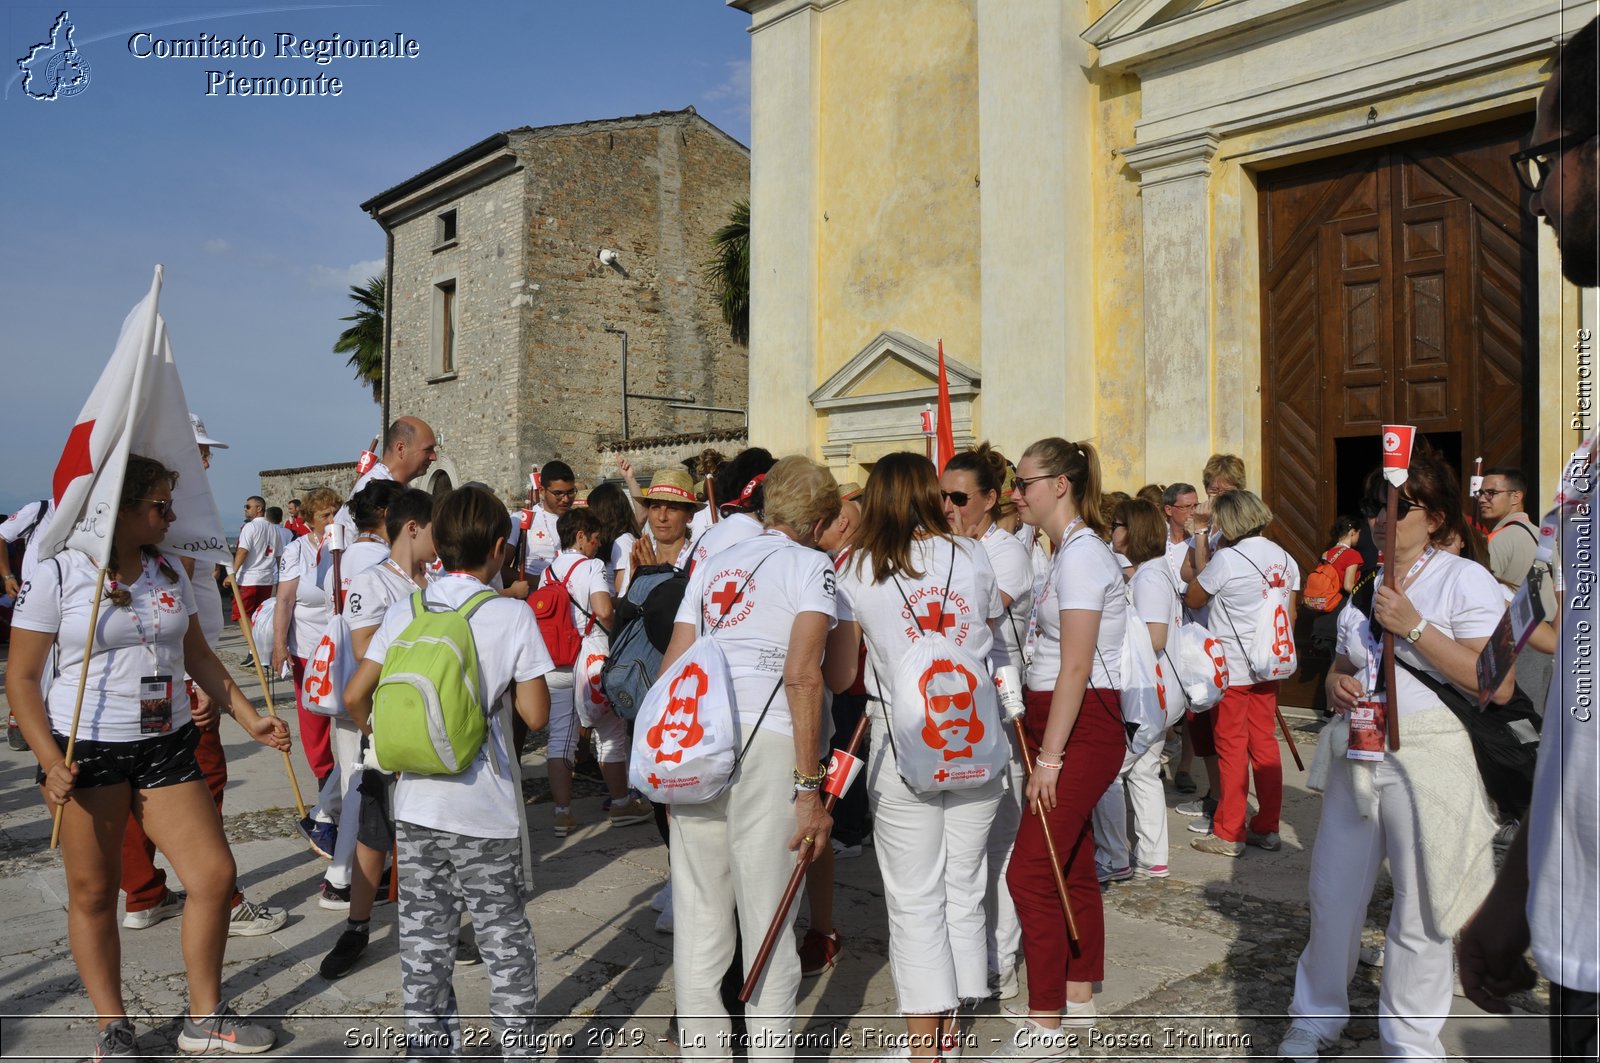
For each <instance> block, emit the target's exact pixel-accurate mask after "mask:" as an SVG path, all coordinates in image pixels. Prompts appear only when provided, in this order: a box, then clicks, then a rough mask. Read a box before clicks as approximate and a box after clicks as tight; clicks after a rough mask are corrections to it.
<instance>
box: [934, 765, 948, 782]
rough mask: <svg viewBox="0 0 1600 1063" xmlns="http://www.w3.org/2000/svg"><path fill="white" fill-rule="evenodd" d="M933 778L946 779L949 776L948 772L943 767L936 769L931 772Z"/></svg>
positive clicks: (936, 780)
mask: <svg viewBox="0 0 1600 1063" xmlns="http://www.w3.org/2000/svg"><path fill="white" fill-rule="evenodd" d="M933 778H934V781H935V782H944V781H945V780H946V779H948V778H950V773H949V772H947V771H945V770H944V769H943V768H940V769H939V770H938V771H936V772H934V773H933Z"/></svg>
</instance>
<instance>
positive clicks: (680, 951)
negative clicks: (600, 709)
mask: <svg viewBox="0 0 1600 1063" xmlns="http://www.w3.org/2000/svg"><path fill="white" fill-rule="evenodd" d="M765 488H766V499H765V509H764V513H763V520H762V523H763V524H764V525H765V530H764V531H763V532H762V533H761V534H759V535H757V536H756V537H754V538H752V539H746V540H744V541H743V542H740V543H737V544H735V545H733V546H730V547H728V548H727V549H726V550H724V551H722V552H720V553H718V554H716V555H715V556H714V557H711V558H709V559H707V560H706V561H705V562H704V563H703V564H701V565H699V566H697V568H696V569H695V573H694V576H693V577H691V579H690V580H689V587H688V589H687V590H686V591H685V592H684V596H683V604H682V605H681V606H680V607H679V609H678V613H677V616H676V618H675V623H674V625H673V630H672V642H671V644H670V645H668V647H667V652H666V655H665V657H664V658H663V660H662V664H661V674H662V675H663V676H665V675H667V674H668V673H669V672H670V671H671V670H672V666H673V664H674V663H675V662H676V661H678V659H679V658H681V657H683V656H684V654H685V653H687V652H689V650H690V647H691V646H693V645H694V643H695V642H696V640H697V639H699V638H702V637H707V636H709V637H712V638H714V639H715V640H716V643H717V646H718V647H719V648H720V649H721V650H722V652H723V654H724V656H725V657H726V658H727V663H728V672H729V675H730V676H731V678H732V681H733V701H734V706H733V708H734V715H735V718H736V723H737V725H736V726H735V728H734V734H735V736H736V739H737V741H738V743H739V747H738V748H739V750H740V751H741V753H740V757H741V759H740V760H739V761H738V762H737V763H736V766H735V768H734V773H733V778H732V780H731V781H730V783H729V784H728V785H727V787H726V788H724V789H723V790H722V791H721V792H720V793H719V794H717V795H716V796H715V797H712V798H711V799H710V800H708V801H705V802H703V803H698V804H678V805H675V806H673V809H672V905H673V909H674V913H675V917H676V918H677V919H678V920H681V924H680V925H682V926H685V927H689V928H692V931H693V932H692V933H684V934H677V935H676V936H675V937H674V938H673V977H674V979H675V981H676V983H677V1007H678V1022H679V1025H680V1028H681V1030H682V1039H681V1044H682V1045H683V1055H684V1058H686V1059H688V1058H712V1059H724V1060H726V1059H731V1058H732V1053H733V1050H732V1048H731V1044H732V1040H731V1038H732V1026H731V1024H730V1020H729V1018H728V1011H727V1008H726V1007H725V1006H724V1004H723V1001H722V996H721V993H720V989H719V987H720V985H721V982H722V977H723V973H724V972H725V971H727V969H728V964H729V963H730V962H731V961H732V959H733V955H734V948H735V944H736V941H737V938H736V936H735V919H737V921H738V929H739V931H740V932H741V933H742V937H743V940H744V942H745V946H746V948H745V952H744V962H745V971H744V972H743V973H744V974H746V975H748V974H749V969H750V966H751V962H752V960H753V958H754V956H753V953H752V952H751V951H750V945H751V944H752V943H754V942H757V941H760V940H761V939H762V937H763V935H764V934H765V933H766V931H767V928H768V925H769V924H770V923H771V922H772V920H773V918H774V916H775V915H776V913H777V911H778V906H779V901H780V899H781V898H782V897H783V893H784V887H785V885H786V883H787V881H788V879H789V876H790V872H791V870H792V869H793V866H794V857H793V856H792V855H791V854H792V853H795V852H796V851H797V850H798V851H799V852H800V854H801V855H807V850H809V855H810V856H811V857H812V858H815V857H816V856H817V855H819V854H820V853H823V852H828V851H830V846H831V842H830V841H829V838H828V832H829V830H830V828H831V825H832V821H831V820H830V818H829V816H828V813H827V812H826V811H825V810H824V809H823V804H822V783H823V780H824V775H825V770H824V766H823V765H822V764H821V763H820V762H819V755H820V754H821V752H822V751H823V750H825V749H826V748H827V738H828V735H827V734H826V733H825V732H824V731H823V729H822V724H821V720H822V688H823V675H822V658H823V649H824V646H825V645H826V644H827V641H828V632H829V631H830V630H831V629H832V628H833V627H834V625H835V593H836V591H835V583H834V573H833V566H832V565H831V564H830V563H829V561H828V556H827V555H826V554H824V553H822V552H821V551H820V550H818V549H817V539H818V538H819V537H820V536H821V534H822V533H823V531H825V530H826V529H827V528H828V526H829V525H830V524H832V523H833V521H834V518H835V517H837V516H838V515H839V488H838V485H837V484H835V483H834V481H833V477H832V476H831V475H829V473H828V471H827V470H826V469H824V468H822V466H820V465H818V464H816V463H815V462H813V461H811V460H810V459H808V458H804V457H800V456H798V455H796V456H794V457H788V458H784V459H783V460H782V461H780V462H778V463H777V464H776V465H774V466H773V467H772V471H771V472H770V473H769V474H768V476H767V479H766V484H765ZM758 570H759V572H758ZM700 674H701V675H702V676H703V675H704V673H703V672H702V673H700ZM704 693H705V689H704V688H702V689H701V691H700V694H695V695H692V696H688V697H684V698H682V699H681V701H675V702H674V710H673V713H674V714H675V715H677V716H679V718H680V721H681V720H688V721H691V723H690V726H691V727H692V728H695V729H698V727H699V725H698V722H697V720H698V712H699V703H700V696H701V695H703V694H704ZM684 744H688V743H687V742H685V743H684ZM661 748H662V750H663V751H665V745H664V744H663V745H662V747H661ZM677 755H678V754H677V753H665V756H667V757H676V756H677ZM634 758H635V760H634V765H635V768H637V767H638V766H639V758H640V747H639V745H638V744H637V739H636V744H635V747H634ZM658 759H659V758H658ZM791 779H792V781H791ZM787 922H788V926H790V927H792V926H793V923H794V910H793V908H792V907H791V909H790V910H789V912H788V918H787ZM799 988H800V958H799V955H798V954H797V953H796V952H795V950H794V948H793V947H789V948H779V949H777V950H776V951H775V952H774V953H773V956H772V962H771V964H770V966H768V967H767V969H766V971H765V974H764V975H763V977H762V978H761V979H760V980H759V981H758V982H757V983H756V986H755V991H754V993H753V994H752V995H751V997H750V1000H749V1002H748V1006H747V1007H746V1009H745V1022H746V1023H747V1025H748V1028H749V1031H750V1035H751V1036H752V1037H753V1038H762V1040H761V1042H760V1043H761V1044H762V1045H763V1046H766V1048H767V1049H768V1051H765V1052H763V1053H762V1054H763V1056H766V1057H770V1058H790V1057H792V1056H793V1049H792V1047H791V1048H789V1050H788V1051H785V1050H784V1049H783V1047H782V1046H789V1045H791V1044H792V1041H791V1038H792V1036H793V1027H794V1013H795V998H796V995H797V994H798V992H799ZM696 1046H698V1047H696Z"/></svg>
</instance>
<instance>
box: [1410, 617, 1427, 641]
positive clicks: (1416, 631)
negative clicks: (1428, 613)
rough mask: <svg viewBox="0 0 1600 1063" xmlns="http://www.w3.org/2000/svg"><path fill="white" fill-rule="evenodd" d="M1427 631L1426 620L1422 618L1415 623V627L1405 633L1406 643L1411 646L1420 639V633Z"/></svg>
mask: <svg viewBox="0 0 1600 1063" xmlns="http://www.w3.org/2000/svg"><path fill="white" fill-rule="evenodd" d="M1426 630H1428V618H1427V617H1423V618H1421V619H1420V620H1418V621H1417V626H1416V627H1414V628H1412V629H1411V630H1410V631H1407V632H1406V641H1407V642H1409V643H1412V644H1413V645H1415V644H1416V642H1417V641H1418V640H1419V639H1421V638H1422V633H1423V632H1424V631H1426Z"/></svg>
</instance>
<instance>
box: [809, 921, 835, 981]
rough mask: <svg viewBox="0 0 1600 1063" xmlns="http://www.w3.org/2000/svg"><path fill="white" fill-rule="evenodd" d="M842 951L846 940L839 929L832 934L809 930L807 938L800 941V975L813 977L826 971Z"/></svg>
mask: <svg viewBox="0 0 1600 1063" xmlns="http://www.w3.org/2000/svg"><path fill="white" fill-rule="evenodd" d="M842 951H844V941H843V940H842V939H841V938H840V937H839V932H838V931H837V930H835V931H833V932H832V933H831V934H819V933H817V932H816V931H815V930H807V931H806V937H805V940H804V941H802V942H801V943H800V977H801V978H813V977H815V976H817V975H819V974H821V973H822V972H823V971H826V970H827V969H828V968H829V967H832V966H833V965H834V961H835V960H837V959H838V958H839V953H840V952H842Z"/></svg>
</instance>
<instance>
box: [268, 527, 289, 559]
mask: <svg viewBox="0 0 1600 1063" xmlns="http://www.w3.org/2000/svg"><path fill="white" fill-rule="evenodd" d="M267 523H269V524H271V523H272V522H271V521H268V522H267ZM272 530H273V531H275V532H277V533H278V556H279V557H282V556H283V552H284V550H286V549H288V547H289V544H290V543H292V542H294V540H295V534H294V532H292V531H290V530H289V529H288V528H285V527H284V526H283V525H282V524H273V525H272Z"/></svg>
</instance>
